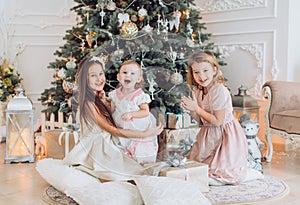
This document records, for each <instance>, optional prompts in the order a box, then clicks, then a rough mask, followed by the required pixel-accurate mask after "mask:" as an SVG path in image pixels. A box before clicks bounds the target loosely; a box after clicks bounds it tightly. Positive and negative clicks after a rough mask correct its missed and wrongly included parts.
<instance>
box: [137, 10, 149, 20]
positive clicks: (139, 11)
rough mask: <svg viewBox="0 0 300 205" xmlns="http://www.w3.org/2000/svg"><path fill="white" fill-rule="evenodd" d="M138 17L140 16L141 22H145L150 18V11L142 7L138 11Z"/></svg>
mask: <svg viewBox="0 0 300 205" xmlns="http://www.w3.org/2000/svg"><path fill="white" fill-rule="evenodd" d="M138 16H139V20H140V21H143V20H144V19H145V17H146V16H148V11H147V10H146V9H144V7H143V6H142V8H140V9H139V10H138Z"/></svg>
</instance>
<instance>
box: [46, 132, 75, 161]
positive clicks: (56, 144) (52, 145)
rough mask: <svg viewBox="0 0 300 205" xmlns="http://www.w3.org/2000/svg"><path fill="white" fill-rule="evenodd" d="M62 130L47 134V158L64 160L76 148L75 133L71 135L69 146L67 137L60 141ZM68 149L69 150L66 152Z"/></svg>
mask: <svg viewBox="0 0 300 205" xmlns="http://www.w3.org/2000/svg"><path fill="white" fill-rule="evenodd" d="M61 134H62V131H61V130H51V131H48V132H46V133H45V137H46V140H47V146H48V147H47V157H48V158H54V159H63V158H64V156H65V154H66V153H67V152H69V151H71V150H72V148H73V147H74V145H75V144H76V143H75V140H74V136H73V133H70V135H69V137H68V141H69V143H68V145H66V143H67V142H66V140H65V135H64V136H62V137H63V139H61V140H59V137H60V136H61ZM66 148H68V149H69V150H66Z"/></svg>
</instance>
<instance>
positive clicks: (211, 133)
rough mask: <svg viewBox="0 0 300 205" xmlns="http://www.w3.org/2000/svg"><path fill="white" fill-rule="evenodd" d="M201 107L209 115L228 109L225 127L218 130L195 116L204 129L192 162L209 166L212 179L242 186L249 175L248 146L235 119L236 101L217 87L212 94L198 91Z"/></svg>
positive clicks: (215, 86)
mask: <svg viewBox="0 0 300 205" xmlns="http://www.w3.org/2000/svg"><path fill="white" fill-rule="evenodd" d="M193 92H194V93H195V96H196V98H197V102H198V105H199V106H200V107H202V108H203V109H204V110H205V111H207V112H209V113H212V114H213V113H214V111H216V110H222V109H226V113H225V117H224V121H223V124H222V125H221V126H218V127H217V126H215V125H212V124H210V123H208V122H207V121H205V120H203V119H200V117H199V115H197V114H196V113H191V115H192V117H193V118H194V119H195V120H197V121H199V120H200V121H202V123H203V126H202V128H201V130H200V131H199V133H198V136H197V141H196V142H195V144H194V145H193V147H192V149H191V153H190V159H192V160H195V161H199V162H202V163H206V164H208V165H209V176H210V177H212V178H215V179H217V180H219V181H221V182H223V183H226V184H239V183H240V182H242V181H243V179H244V178H245V177H246V174H247V154H248V144H247V138H246V137H245V134H244V131H243V129H242V127H241V126H240V124H239V122H238V121H237V120H236V119H235V118H234V116H233V114H232V111H233V108H232V101H231V96H230V93H229V91H228V89H227V88H226V87H225V86H223V84H220V83H216V84H214V85H212V86H211V87H210V88H208V93H207V94H206V95H202V94H203V91H202V90H199V89H194V91H193Z"/></svg>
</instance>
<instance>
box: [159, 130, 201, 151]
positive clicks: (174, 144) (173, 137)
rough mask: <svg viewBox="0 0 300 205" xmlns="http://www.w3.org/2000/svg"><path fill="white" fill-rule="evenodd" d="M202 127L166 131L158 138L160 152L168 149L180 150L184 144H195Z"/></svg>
mask: <svg viewBox="0 0 300 205" xmlns="http://www.w3.org/2000/svg"><path fill="white" fill-rule="evenodd" d="M200 129H201V127H189V128H184V129H177V130H173V129H164V130H163V131H162V133H161V134H160V135H159V136H158V152H163V151H164V150H167V149H173V148H177V149H178V148H180V145H181V144H182V143H187V144H188V143H194V142H195V141H196V139H197V135H198V133H199V131H200Z"/></svg>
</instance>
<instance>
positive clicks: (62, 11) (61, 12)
mask: <svg viewBox="0 0 300 205" xmlns="http://www.w3.org/2000/svg"><path fill="white" fill-rule="evenodd" d="M23 3H24V4H26V2H25V1H24V2H23ZM17 5H18V6H17V8H16V9H15V11H14V15H15V16H21V17H24V16H56V17H58V18H64V17H68V16H70V14H71V11H70V9H71V7H70V5H69V0H64V2H62V3H61V4H60V7H58V10H56V12H55V13H43V12H41V13H38V12H34V13H33V12H32V13H26V12H24V9H23V8H24V7H23V6H24V5H22V4H17Z"/></svg>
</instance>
